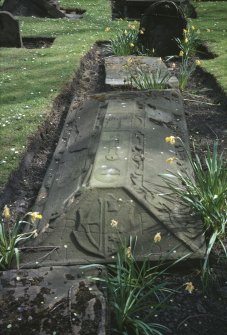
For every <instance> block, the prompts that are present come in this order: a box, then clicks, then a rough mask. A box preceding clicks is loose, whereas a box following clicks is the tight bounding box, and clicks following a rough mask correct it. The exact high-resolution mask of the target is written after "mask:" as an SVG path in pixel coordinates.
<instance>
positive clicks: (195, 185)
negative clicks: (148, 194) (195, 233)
mask: <svg viewBox="0 0 227 335" xmlns="http://www.w3.org/2000/svg"><path fill="white" fill-rule="evenodd" d="M188 158H189V161H190V164H191V167H192V170H193V174H194V176H192V175H191V174H190V173H189V172H187V171H185V173H184V174H182V173H181V172H179V171H178V172H177V173H176V174H173V173H168V175H163V178H164V179H165V181H166V183H167V185H168V187H169V188H170V189H171V190H172V191H173V192H174V193H176V194H177V195H178V196H179V198H180V199H181V200H182V201H183V202H184V203H186V204H188V205H190V206H191V208H192V209H193V210H194V211H195V212H196V213H197V214H199V215H200V217H201V219H202V221H203V223H204V227H205V231H206V236H207V238H208V247H207V251H206V255H205V259H204V264H203V273H206V271H207V270H208V261H209V256H210V253H211V250H212V248H213V247H214V245H215V243H220V245H221V247H222V248H223V250H224V253H225V255H226V256H227V252H226V248H225V245H224V243H223V239H224V237H225V236H226V225H227V161H226V160H225V159H224V157H223V153H222V154H218V143H217V142H215V143H214V145H213V152H212V153H211V150H210V148H209V147H208V150H207V155H206V157H205V166H203V164H202V161H201V159H200V158H199V156H198V155H197V154H195V158H194V159H193V158H191V157H190V155H189V154H188ZM176 179H177V181H180V183H181V185H182V186H181V187H179V183H178V182H177V181H176Z"/></svg>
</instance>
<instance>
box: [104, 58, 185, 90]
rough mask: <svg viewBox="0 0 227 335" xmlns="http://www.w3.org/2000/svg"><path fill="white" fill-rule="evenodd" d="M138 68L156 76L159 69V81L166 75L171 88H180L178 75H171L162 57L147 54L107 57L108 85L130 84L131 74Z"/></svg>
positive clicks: (106, 80)
mask: <svg viewBox="0 0 227 335" xmlns="http://www.w3.org/2000/svg"><path fill="white" fill-rule="evenodd" d="M137 68H140V69H142V70H144V72H145V73H146V74H150V75H152V74H153V75H154V77H155V76H156V74H157V72H158V71H159V73H160V75H159V78H158V79H159V81H160V80H162V79H163V78H165V77H166V84H167V86H168V87H169V88H179V82H178V79H177V77H176V76H173V75H171V72H170V71H169V69H168V68H167V66H166V65H165V63H164V62H163V61H162V59H161V58H160V57H147V56H119V57H117V56H109V57H105V72H106V79H105V83H106V85H111V86H113V87H114V86H125V85H129V83H130V75H131V74H135V73H136V72H135V71H136V69H137ZM167 76H168V78H167ZM132 86H133V85H132Z"/></svg>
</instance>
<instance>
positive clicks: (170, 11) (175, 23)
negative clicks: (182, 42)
mask: <svg viewBox="0 0 227 335" xmlns="http://www.w3.org/2000/svg"><path fill="white" fill-rule="evenodd" d="M186 26H187V20H186V18H185V15H184V13H183V11H182V9H181V7H179V6H178V5H177V4H176V3H174V2H173V1H168V0H165V1H160V2H155V3H154V4H153V5H151V6H150V7H149V8H148V9H147V11H146V12H145V14H144V16H143V17H142V19H141V22H140V29H141V30H143V32H144V33H143V34H139V41H140V43H141V44H142V45H143V47H144V48H145V50H146V49H148V50H151V51H152V52H153V54H154V55H155V56H159V57H164V56H172V55H176V54H178V53H179V47H178V44H177V42H176V38H179V39H182V38H183V30H184V29H186Z"/></svg>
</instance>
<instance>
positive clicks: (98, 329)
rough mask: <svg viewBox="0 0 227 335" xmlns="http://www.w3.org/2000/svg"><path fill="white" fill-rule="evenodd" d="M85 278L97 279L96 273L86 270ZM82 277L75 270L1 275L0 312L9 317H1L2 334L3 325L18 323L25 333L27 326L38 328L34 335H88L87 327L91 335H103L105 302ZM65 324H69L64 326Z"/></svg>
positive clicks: (32, 271)
mask: <svg viewBox="0 0 227 335" xmlns="http://www.w3.org/2000/svg"><path fill="white" fill-rule="evenodd" d="M88 275H89V276H94V277H97V275H98V270H95V269H93V270H86V276H88ZM84 277H85V275H83V273H82V270H81V269H79V268H78V267H75V266H73V267H70V266H68V267H64V266H62V267H59V266H58V267H43V268H40V269H30V270H22V269H21V270H9V271H5V272H3V273H1V277H0V292H1V293H0V304H1V306H2V308H4V306H5V307H7V310H8V313H9V314H8V315H7V319H4V318H3V317H2V315H1V330H2V334H3V333H4V334H5V333H7V332H8V329H7V325H8V324H9V323H10V322H12V320H16V321H17V322H18V320H20V321H19V322H21V323H22V324H23V323H24V326H25V327H26V329H27V328H29V325H30V327H31V328H36V327H38V328H39V329H35V330H36V331H37V332H34V331H35V330H34V329H33V332H32V333H34V334H35V333H36V334H42V335H44V334H50V333H51V334H52V333H53V329H54V330H58V331H57V332H56V333H59V334H60V333H61V334H63V331H64V334H66V335H67V334H74V335H79V334H82V333H84V332H85V331H87V332H88V331H89V328H88V326H89V325H90V327H91V326H92V329H90V333H91V334H96V335H105V334H106V331H105V329H106V323H107V309H106V301H105V298H104V296H103V293H102V292H101V291H100V290H99V289H98V288H97V286H96V284H95V283H94V281H92V280H88V279H85V278H84ZM19 301H21V303H20V304H19ZM8 304H9V305H10V308H9V306H8ZM18 306H19V308H18ZM44 311H45V313H43V312H44ZM10 313H12V314H10ZM28 316H29V317H28ZM56 318H58V319H60V320H57V319H56ZM36 319H37V320H36ZM63 319H64V320H65V322H63ZM47 320H48V321H49V322H46V321H47ZM66 320H71V321H69V322H68V324H67V321H66ZM59 321H60V323H63V324H62V329H61V331H60V330H59V329H58V328H59ZM13 327H15V325H14V322H13V324H12V328H13ZM51 327H52V331H51ZM64 327H65V328H64ZM84 328H86V329H84ZM25 333H27V330H25ZM27 334H28V333H27Z"/></svg>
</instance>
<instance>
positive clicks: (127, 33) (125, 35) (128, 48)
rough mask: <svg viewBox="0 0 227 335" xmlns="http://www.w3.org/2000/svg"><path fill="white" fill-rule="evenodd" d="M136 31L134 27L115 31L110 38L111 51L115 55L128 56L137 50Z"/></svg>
mask: <svg viewBox="0 0 227 335" xmlns="http://www.w3.org/2000/svg"><path fill="white" fill-rule="evenodd" d="M137 39H138V31H137V30H136V29H127V30H126V29H125V30H119V31H117V32H116V34H115V36H114V38H112V39H111V40H110V42H111V51H112V53H113V54H114V55H115V56H128V55H133V54H135V53H136V52H137V50H138V47H137Z"/></svg>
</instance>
